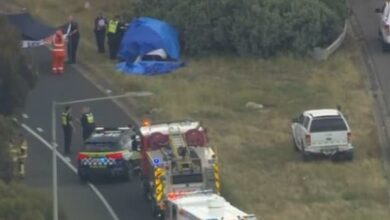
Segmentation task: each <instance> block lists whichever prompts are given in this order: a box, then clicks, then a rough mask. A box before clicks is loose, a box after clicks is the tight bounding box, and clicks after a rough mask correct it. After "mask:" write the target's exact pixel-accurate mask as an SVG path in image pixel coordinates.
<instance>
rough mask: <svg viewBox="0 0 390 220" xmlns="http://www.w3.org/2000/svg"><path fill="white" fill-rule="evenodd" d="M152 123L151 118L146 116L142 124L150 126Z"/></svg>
mask: <svg viewBox="0 0 390 220" xmlns="http://www.w3.org/2000/svg"><path fill="white" fill-rule="evenodd" d="M151 124H152V121H151V120H150V119H149V118H145V119H144V120H143V121H142V125H143V126H150V125H151Z"/></svg>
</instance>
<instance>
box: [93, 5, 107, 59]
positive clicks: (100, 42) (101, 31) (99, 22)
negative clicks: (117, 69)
mask: <svg viewBox="0 0 390 220" xmlns="http://www.w3.org/2000/svg"><path fill="white" fill-rule="evenodd" d="M106 29H107V19H106V18H105V17H104V16H103V13H102V12H99V14H98V16H97V17H96V18H95V28H94V32H95V37H96V45H97V48H98V52H99V53H104V52H105V48H104V40H105V37H106Z"/></svg>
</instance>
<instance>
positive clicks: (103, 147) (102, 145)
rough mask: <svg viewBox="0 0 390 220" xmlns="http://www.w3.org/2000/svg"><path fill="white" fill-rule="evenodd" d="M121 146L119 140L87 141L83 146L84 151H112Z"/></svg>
mask: <svg viewBox="0 0 390 220" xmlns="http://www.w3.org/2000/svg"><path fill="white" fill-rule="evenodd" d="M118 150H120V146H119V144H118V142H92V141H91V142H88V141H87V142H85V143H84V146H83V147H82V151H84V152H110V151H118Z"/></svg>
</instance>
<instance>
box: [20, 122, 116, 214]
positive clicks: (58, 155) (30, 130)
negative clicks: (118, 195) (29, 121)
mask: <svg viewBox="0 0 390 220" xmlns="http://www.w3.org/2000/svg"><path fill="white" fill-rule="evenodd" d="M22 127H23V128H24V129H26V131H28V132H29V133H30V134H32V135H33V136H34V137H36V138H37V139H38V140H39V141H41V142H42V143H43V144H44V145H45V146H46V147H47V148H49V149H50V150H53V146H52V145H51V144H49V142H47V141H46V140H45V139H43V137H41V136H40V135H39V134H37V133H36V132H35V131H34V130H32V129H31V128H30V127H29V126H28V125H26V124H24V123H22ZM56 154H57V157H58V158H60V160H62V162H64V163H65V164H66V165H67V166H68V167H69V168H70V169H71V170H72V171H73V172H74V173H75V174H77V169H76V167H74V166H73V165H72V164H71V162H70V158H68V157H64V156H63V155H62V154H61V153H59V152H58V151H56ZM88 186H89V187H90V188H91V189H92V191H93V192H94V193H95V194H96V195H97V197H98V198H99V199H100V201H101V202H102V203H103V205H104V206H105V207H106V209H107V211H108V212H109V213H110V215H111V217H112V219H113V220H119V218H118V216H117V215H116V214H115V212H114V210H113V209H112V207H111V206H110V204H109V203H108V202H107V200H106V199H105V198H104V196H103V195H102V194H101V193H100V191H99V190H98V189H97V188H96V187H95V186H94V185H93V184H91V183H88Z"/></svg>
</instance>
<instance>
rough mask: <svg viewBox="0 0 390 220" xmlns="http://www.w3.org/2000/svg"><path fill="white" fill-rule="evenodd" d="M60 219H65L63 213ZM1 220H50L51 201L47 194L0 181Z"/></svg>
mask: <svg viewBox="0 0 390 220" xmlns="http://www.w3.org/2000/svg"><path fill="white" fill-rule="evenodd" d="M59 218H60V219H65V216H64V213H63V212H62V211H61V212H60V216H59ZM0 219H1V220H50V219H52V206H51V201H50V199H49V198H48V197H47V196H46V195H45V194H42V193H41V192H37V191H35V190H32V189H29V188H27V187H26V186H23V185H21V184H15V183H12V184H4V183H3V182H2V181H0Z"/></svg>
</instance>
